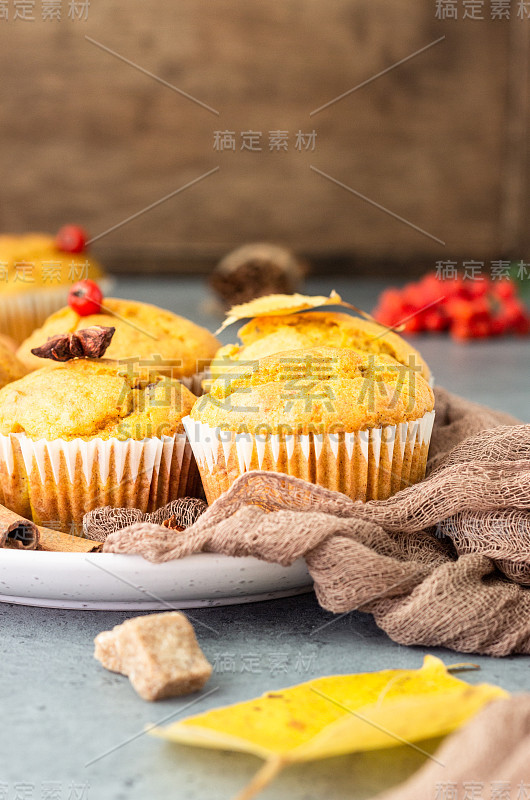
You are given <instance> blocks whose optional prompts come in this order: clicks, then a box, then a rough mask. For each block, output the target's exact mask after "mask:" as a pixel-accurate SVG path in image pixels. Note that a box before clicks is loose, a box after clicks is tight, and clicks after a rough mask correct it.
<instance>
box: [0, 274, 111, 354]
mask: <svg viewBox="0 0 530 800" xmlns="http://www.w3.org/2000/svg"><path fill="white" fill-rule="evenodd" d="M96 283H97V284H98V285H99V286H100V287H101V291H102V292H103V294H105V295H106V294H108V292H109V291H110V290H111V289H112V286H113V285H114V281H113V280H112V279H111V278H98V279H97V280H96ZM69 291H70V284H62V285H61V286H57V287H50V286H43V287H42V288H40V289H34V290H29V291H24V292H18V293H17V294H10V295H6V296H4V297H3V296H2V293H1V291H0V333H4V334H6V335H7V336H10V337H11V338H12V339H14V340H15V342H17V343H18V344H20V343H21V342H23V341H24V339H27V337H28V336H29V335H30V334H31V333H33V331H34V330H35V328H39V327H40V326H41V325H42V324H43V322H44V321H45V320H46V319H47V318H48V317H49V316H50V314H53V313H55V311H58V310H59V309H60V308H63V306H65V305H66V304H67V302H68V292H69Z"/></svg>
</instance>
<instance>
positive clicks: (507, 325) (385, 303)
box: [373, 273, 530, 340]
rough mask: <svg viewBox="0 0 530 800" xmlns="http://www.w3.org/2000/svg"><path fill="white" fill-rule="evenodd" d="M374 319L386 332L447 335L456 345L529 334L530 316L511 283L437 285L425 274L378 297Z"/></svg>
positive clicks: (457, 281) (483, 281)
mask: <svg viewBox="0 0 530 800" xmlns="http://www.w3.org/2000/svg"><path fill="white" fill-rule="evenodd" d="M373 316H374V317H375V319H376V320H378V321H379V322H381V323H382V324H383V325H388V326H389V327H397V326H399V325H401V324H403V325H404V330H405V332H406V333H422V332H431V333H438V332H441V331H448V332H449V333H450V334H451V336H453V337H454V338H455V339H460V340H466V339H485V338H487V337H489V336H502V335H504V334H518V335H519V336H526V335H528V334H529V333H530V312H529V310H528V309H527V308H526V306H525V304H524V303H523V302H522V300H521V299H520V298H519V297H518V292H517V283H516V282H515V281H513V280H512V279H511V278H502V279H500V280H496V281H492V280H490V279H489V278H482V279H481V280H463V279H462V278H454V279H451V280H440V279H439V278H438V277H437V276H436V275H435V274H434V273H429V274H427V275H425V276H424V277H423V278H421V280H419V281H417V282H416V283H407V284H406V286H404V287H403V288H402V289H394V288H391V289H386V290H385V291H384V292H382V293H381V296H380V297H379V302H378V305H377V308H376V309H375V310H374V312H373Z"/></svg>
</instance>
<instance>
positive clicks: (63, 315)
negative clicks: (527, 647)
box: [17, 297, 219, 390]
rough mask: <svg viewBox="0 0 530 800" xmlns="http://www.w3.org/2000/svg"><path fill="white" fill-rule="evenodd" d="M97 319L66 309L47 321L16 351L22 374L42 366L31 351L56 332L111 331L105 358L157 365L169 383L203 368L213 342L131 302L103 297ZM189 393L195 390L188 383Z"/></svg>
mask: <svg viewBox="0 0 530 800" xmlns="http://www.w3.org/2000/svg"><path fill="white" fill-rule="evenodd" d="M103 305H104V308H103V309H102V311H101V313H99V314H91V315H89V316H86V317H81V316H79V314H77V313H76V312H75V311H74V310H73V309H71V308H70V307H69V306H66V307H65V308H61V309H60V311H57V312H56V313H55V314H52V316H51V317H49V318H48V319H47V320H46V321H45V323H44V325H43V326H42V328H39V329H38V330H36V331H34V332H33V333H32V334H31V336H29V337H28V338H27V339H26V340H25V341H24V342H23V343H22V344H21V345H20V347H19V349H18V351H17V355H18V358H19V359H20V361H21V362H22V363H23V364H24V365H25V366H26V367H27V368H28V369H38V368H39V367H41V366H42V361H41V359H40V358H37V357H36V356H35V355H33V354H32V352H31V350H32V349H33V348H34V347H36V346H38V345H40V344H42V342H44V341H46V339H47V338H49V337H51V336H55V335H56V334H59V333H73V332H74V331H78V330H81V329H83V328H90V327H91V326H93V325H102V326H104V327H108V326H112V327H114V328H115V329H116V331H115V334H114V338H113V339H112V342H111V344H110V347H109V349H108V350H107V353H106V356H107V358H112V359H135V358H136V359H137V360H138V363H139V364H140V365H144V366H145V365H149V364H153V365H156V364H157V363H158V364H159V365H160V369H163V368H164V367H165V369H166V371H168V372H170V373H171V376H172V377H173V378H179V379H180V378H190V380H191V378H192V376H193V375H194V374H195V373H198V372H200V371H201V370H203V369H204V368H205V366H207V365H208V364H209V363H210V361H211V360H212V358H213V356H214V355H215V353H216V351H217V349H218V347H219V342H218V340H217V339H216V338H215V336H213V335H212V334H211V333H210V332H209V331H207V330H206V328H201V327H200V326H199V325H195V323H193V322H190V320H187V319H185V318H184V317H179V316H177V315H176V314H173V313H172V312H171V311H165V310H164V309H161V308H157V307H156V306H152V305H148V304H147V303H139V302H136V301H132V300H117V299H115V298H112V297H107V298H105V299H104V301H103ZM190 388H192V390H193V388H195V387H194V386H192V385H191V383H190Z"/></svg>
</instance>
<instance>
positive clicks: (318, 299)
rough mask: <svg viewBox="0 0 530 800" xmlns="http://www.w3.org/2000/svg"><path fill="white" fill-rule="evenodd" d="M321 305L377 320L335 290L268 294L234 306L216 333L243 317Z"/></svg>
mask: <svg viewBox="0 0 530 800" xmlns="http://www.w3.org/2000/svg"><path fill="white" fill-rule="evenodd" d="M320 306H344V307H345V308H350V309H352V310H353V311H356V312H357V313H358V314H360V315H361V316H362V317H364V318H365V319H369V320H371V321H372V322H375V320H374V318H373V317H372V316H370V314H368V313H367V312H366V311H362V310H361V309H359V308H357V307H356V306H352V305H351V303H347V302H346V301H345V300H343V299H342V297H341V296H340V295H339V294H337V292H336V291H335V290H333V291H332V292H330V295H329V297H326V296H325V295H305V294H268V295H265V296H264V297H256V298H255V299H254V300H250V301H249V302H248V303H241V304H240V305H237V306H232V308H231V309H230V311H229V312H228V315H227V317H226V319H225V321H224V322H223V324H222V325H221V327H220V328H219V329H218V330H217V331H216V333H220V332H221V331H223V330H224V329H225V328H227V327H228V326H229V325H232V324H233V323H234V322H238V321H239V320H241V319H247V318H251V319H253V318H254V317H278V316H283V315H284V314H298V312H300V311H308V310H309V309H310V308H319V307H320Z"/></svg>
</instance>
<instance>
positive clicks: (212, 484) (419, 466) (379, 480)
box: [183, 411, 434, 503]
mask: <svg viewBox="0 0 530 800" xmlns="http://www.w3.org/2000/svg"><path fill="white" fill-rule="evenodd" d="M433 423H434V411H429V412H427V413H426V414H425V415H424V416H423V417H421V419H418V420H413V421H411V422H403V423H399V424H398V425H385V426H383V427H380V428H370V429H368V430H365V431H355V432H352V433H335V434H333V433H330V434H312V433H310V434H307V435H301V434H293V435H290V436H289V435H266V434H263V435H261V434H260V435H252V434H247V433H242V434H236V433H234V432H233V431H226V430H222V429H221V428H211V427H210V426H209V425H206V424H204V423H202V422H198V421H196V420H194V419H192V418H191V417H189V416H188V417H184V419H183V424H184V427H185V429H186V433H187V435H188V439H189V441H190V443H191V446H192V448H193V453H194V455H195V458H196V460H197V465H198V468H199V472H200V474H201V478H202V483H203V486H204V490H205V493H206V498H207V500H208V502H209V503H212V502H213V501H214V500H216V499H217V498H218V497H219V496H220V495H221V494H223V492H226V491H227V490H228V489H229V488H230V486H231V485H232V483H233V482H234V481H235V479H236V478H238V477H239V476H240V475H241V474H243V473H244V472H249V471H250V470H255V469H256V470H268V471H272V472H281V473H284V474H286V475H292V476H294V477H297V478H303V479H304V480H306V481H309V482H311V483H316V484H319V485H320V486H325V487H326V488H328V489H333V490H335V491H337V492H342V493H343V494H346V495H348V496H349V497H351V498H352V499H353V500H363V501H364V500H384V499H386V498H387V497H390V496H391V495H393V494H395V493H396V492H398V491H400V489H404V488H405V487H407V486H410V485H411V484H413V483H418V481H421V480H422V479H423V477H424V476H425V468H426V465H427V454H428V450H429V443H430V439H431V433H432V426H433Z"/></svg>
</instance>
